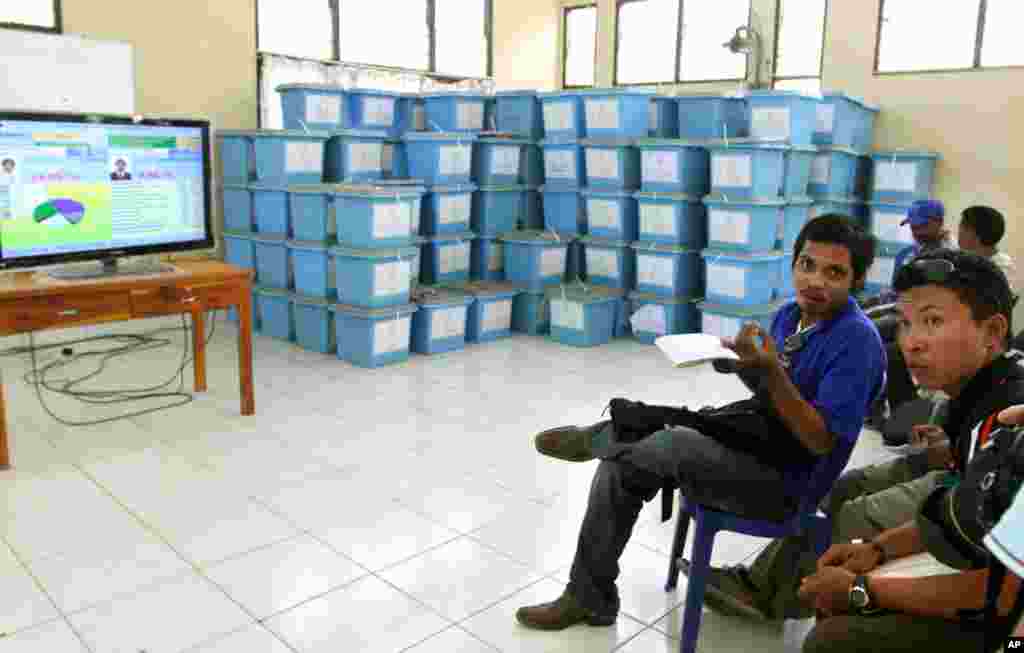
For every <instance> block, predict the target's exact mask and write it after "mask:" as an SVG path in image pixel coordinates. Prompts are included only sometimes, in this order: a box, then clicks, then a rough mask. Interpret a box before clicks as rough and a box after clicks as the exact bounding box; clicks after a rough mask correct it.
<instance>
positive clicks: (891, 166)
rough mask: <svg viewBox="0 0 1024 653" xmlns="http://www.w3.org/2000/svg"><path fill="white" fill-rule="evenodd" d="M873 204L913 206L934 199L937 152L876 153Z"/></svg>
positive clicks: (873, 157)
mask: <svg viewBox="0 0 1024 653" xmlns="http://www.w3.org/2000/svg"><path fill="white" fill-rule="evenodd" d="M871 159H872V160H873V161H874V166H873V168H874V170H873V173H872V174H873V179H872V182H873V183H872V189H871V200H872V201H873V202H891V203H906V204H910V203H911V202H913V201H914V200H923V199H927V198H928V197H929V196H930V195H931V191H932V182H933V180H934V177H935V164H936V163H937V162H938V160H939V155H938V154H935V153H934V152H874V153H872V154H871Z"/></svg>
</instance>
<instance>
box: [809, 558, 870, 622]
mask: <svg viewBox="0 0 1024 653" xmlns="http://www.w3.org/2000/svg"><path fill="white" fill-rule="evenodd" d="M856 578H857V574H855V573H853V572H851V571H847V570H846V569H843V568H842V567H819V569H818V571H817V572H815V573H814V575H812V576H807V577H806V578H804V579H803V580H802V581H800V590H799V591H798V592H797V596H798V597H800V600H801V601H803V602H804V604H807V605H813V606H814V607H815V608H816V609H817V610H819V611H821V612H823V613H824V614H825V615H826V616H832V615H836V614H845V613H846V612H849V610H850V587H852V586H853V581H854V579H856Z"/></svg>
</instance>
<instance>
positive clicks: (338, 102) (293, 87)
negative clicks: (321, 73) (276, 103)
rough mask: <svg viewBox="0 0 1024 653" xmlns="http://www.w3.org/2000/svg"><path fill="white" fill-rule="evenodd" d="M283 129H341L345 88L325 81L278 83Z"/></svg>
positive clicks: (342, 125) (344, 122) (344, 118)
mask: <svg viewBox="0 0 1024 653" xmlns="http://www.w3.org/2000/svg"><path fill="white" fill-rule="evenodd" d="M277 93H278V95H280V96H281V111H282V116H283V119H284V128H285V129H301V130H305V129H323V130H333V129H344V128H345V125H346V116H345V90H344V89H342V88H341V87H340V86H330V85H327V84H281V85H279V86H278V87H277Z"/></svg>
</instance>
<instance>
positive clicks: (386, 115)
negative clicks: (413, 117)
mask: <svg viewBox="0 0 1024 653" xmlns="http://www.w3.org/2000/svg"><path fill="white" fill-rule="evenodd" d="M363 122H364V123H365V124H367V125H380V126H383V127H391V126H392V125H394V124H395V99H394V98H389V97H367V98H363Z"/></svg>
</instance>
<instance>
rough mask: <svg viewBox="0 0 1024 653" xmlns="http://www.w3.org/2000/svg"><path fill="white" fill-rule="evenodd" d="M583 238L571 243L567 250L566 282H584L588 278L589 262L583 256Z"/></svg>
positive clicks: (574, 239) (573, 240)
mask: <svg viewBox="0 0 1024 653" xmlns="http://www.w3.org/2000/svg"><path fill="white" fill-rule="evenodd" d="M580 238H582V236H578V237H575V238H573V239H572V240H570V241H569V247H568V248H567V249H566V250H565V276H564V277H563V278H564V280H565V281H567V282H569V281H579V282H582V281H583V279H584V278H586V276H587V261H586V258H585V257H584V256H583V243H582V242H581V241H580Z"/></svg>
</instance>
